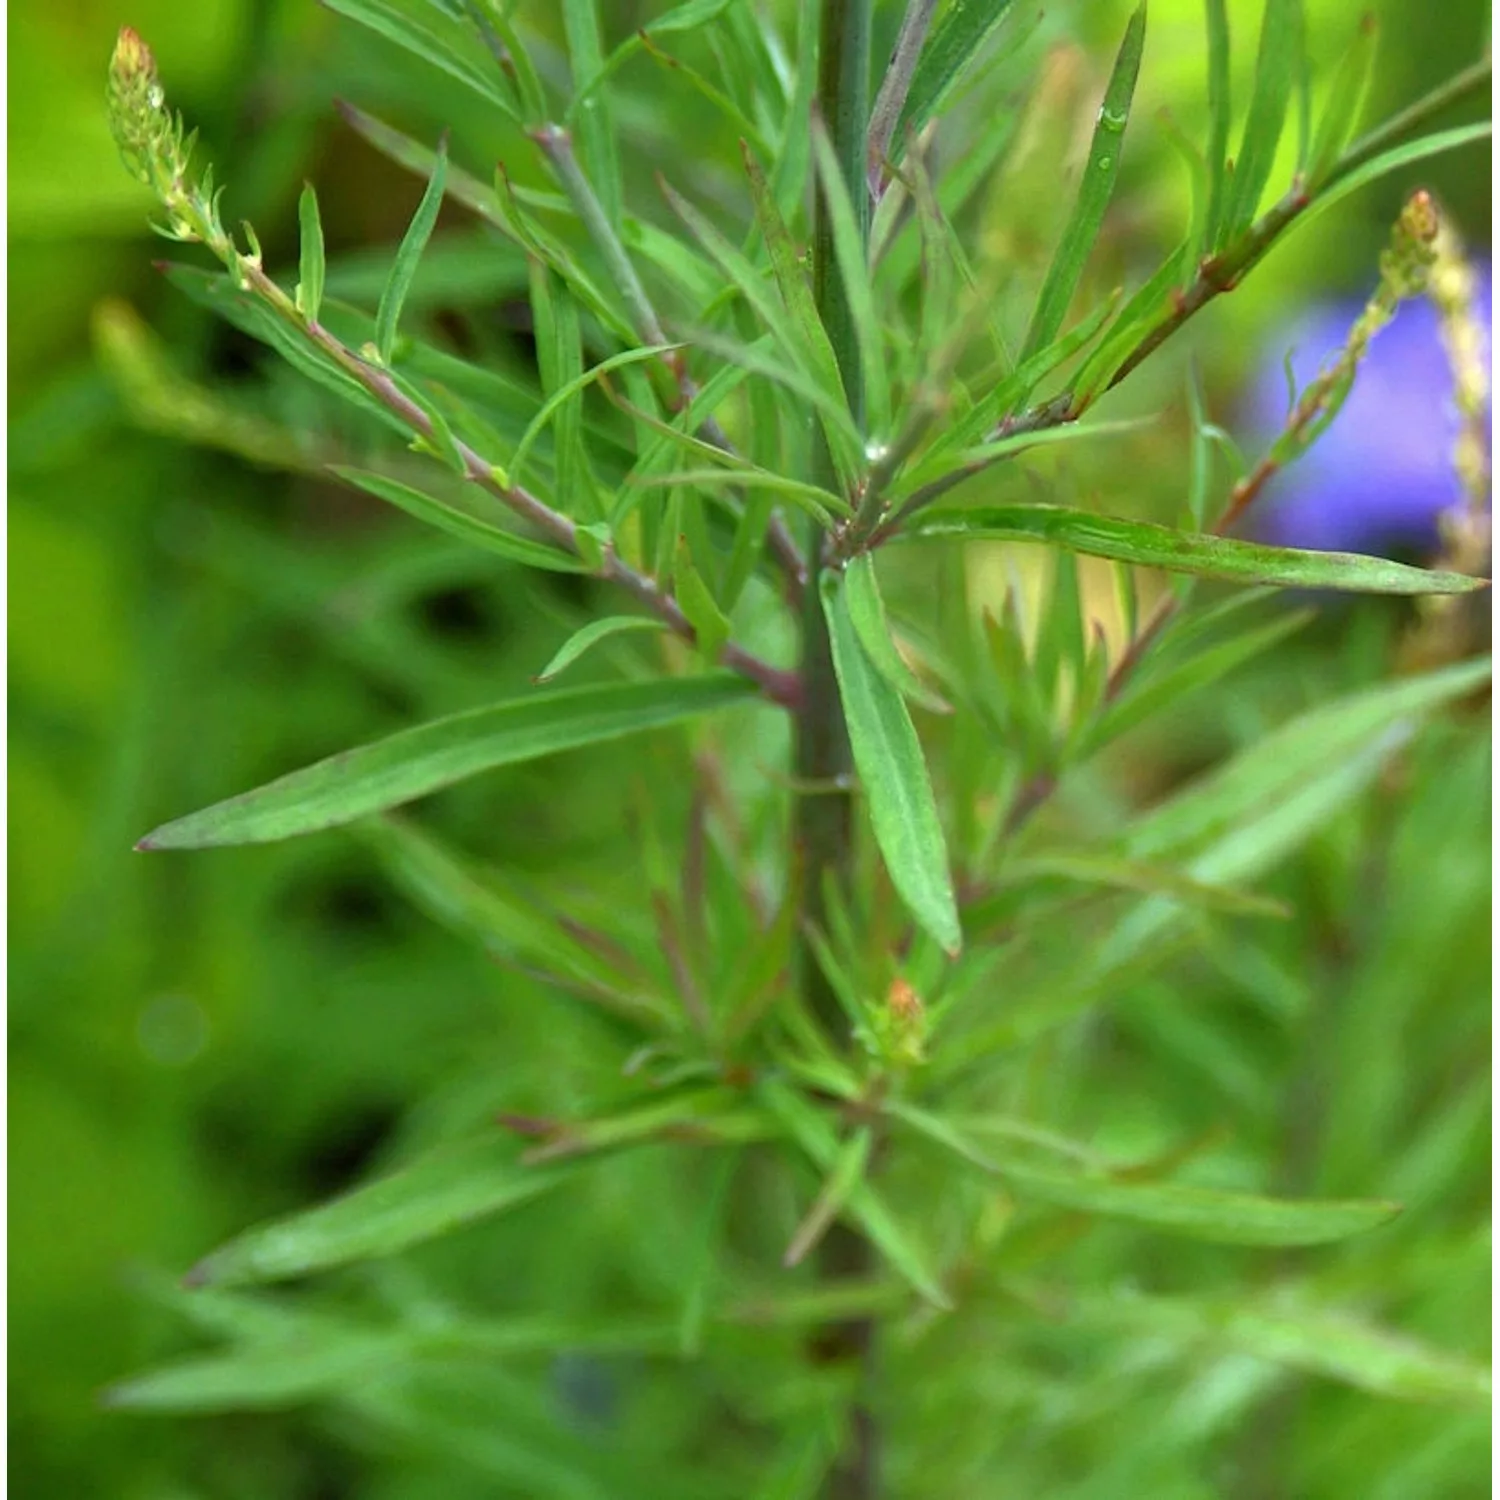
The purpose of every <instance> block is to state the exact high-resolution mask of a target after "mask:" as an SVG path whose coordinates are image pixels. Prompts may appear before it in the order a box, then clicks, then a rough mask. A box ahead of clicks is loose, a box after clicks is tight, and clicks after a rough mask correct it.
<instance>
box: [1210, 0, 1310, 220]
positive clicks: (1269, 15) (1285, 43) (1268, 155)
mask: <svg viewBox="0 0 1500 1500" xmlns="http://www.w3.org/2000/svg"><path fill="white" fill-rule="evenodd" d="M1301 51H1302V0H1266V8H1265V14H1264V16H1263V18H1262V20H1261V27H1260V51H1259V54H1258V55H1257V57H1256V60H1255V87H1254V91H1253V92H1252V94H1251V96H1250V113H1249V116H1248V117H1247V118H1246V120H1245V133H1244V135H1243V136H1242V137H1241V138H1240V153H1239V156H1238V158H1237V159H1236V160H1235V164H1234V178H1233V180H1232V182H1231V184H1230V189H1229V199H1228V203H1227V206H1226V209H1225V214H1224V223H1223V226H1222V228H1223V232H1222V234H1221V237H1220V246H1221V247H1222V245H1224V244H1227V243H1228V242H1229V241H1230V240H1233V239H1235V238H1237V237H1238V236H1239V235H1240V234H1242V233H1244V231H1245V230H1246V229H1248V228H1249V226H1250V223H1251V221H1252V220H1253V219H1254V218H1255V210H1256V209H1257V208H1258V207H1259V205H1260V199H1261V194H1262V193H1263V192H1264V191H1265V187H1266V183H1267V181H1268V180H1269V178H1270V176H1271V168H1272V166H1273V165H1274V164H1275V161H1276V147H1277V145H1278V143H1279V142H1280V140H1281V131H1282V127H1283V126H1284V125H1285V124H1286V115H1287V108H1288V106H1289V105H1290V103H1291V98H1292V86H1293V84H1294V83H1295V82H1296V78H1297V68H1298V59H1299V56H1300V54H1301Z"/></svg>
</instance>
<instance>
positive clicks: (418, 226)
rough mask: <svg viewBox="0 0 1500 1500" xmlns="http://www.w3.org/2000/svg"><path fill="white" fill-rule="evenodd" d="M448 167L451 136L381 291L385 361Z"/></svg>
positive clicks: (378, 325) (378, 337) (378, 342)
mask: <svg viewBox="0 0 1500 1500" xmlns="http://www.w3.org/2000/svg"><path fill="white" fill-rule="evenodd" d="M447 170H448V138H447V137H446V136H444V137H443V139H442V140H441V141H440V142H439V143H438V150H437V159H436V161H435V162H434V164H433V168H432V176H431V178H429V179H428V183H427V191H426V192H424V193H423V194H422V201H421V202H420V203H419V204H418V205H417V211H416V213H415V214H414V215H413V216H412V221H411V223H410V224H409V225H408V226H407V230H406V234H405V235H404V236H403V237H402V240H401V244H400V247H399V248H398V249H397V251H396V260H395V263H394V264H393V265H392V266H391V275H390V280H389V281H387V282H386V284H385V290H384V291H383V292H382V293H381V294H380V307H379V309H378V310H377V311H376V313H375V346H376V348H377V349H379V351H380V358H381V360H382V361H383V362H384V363H385V364H390V362H391V355H392V353H393V351H394V350H395V347H396V325H397V324H398V323H399V322H400V320H401V307H402V304H403V303H404V302H405V301H406V293H407V290H408V288H409V287H410V286H411V283H412V278H413V277H414V276H415V275H416V274H417V262H418V261H419V260H421V258H422V251H423V250H425V249H426V248H427V241H428V240H429V239H430V238H431V236H432V227H433V225H434V224H436V223H437V216H438V210H439V209H440V208H441V207H442V206H443V181H444V178H445V176H446V174H447Z"/></svg>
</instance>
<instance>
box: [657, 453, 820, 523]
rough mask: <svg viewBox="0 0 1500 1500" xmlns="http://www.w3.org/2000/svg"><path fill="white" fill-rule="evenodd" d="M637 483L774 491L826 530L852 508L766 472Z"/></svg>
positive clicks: (706, 473)
mask: <svg viewBox="0 0 1500 1500" xmlns="http://www.w3.org/2000/svg"><path fill="white" fill-rule="evenodd" d="M634 483H635V484H636V485H637V486H639V487H641V488H646V489H661V488H663V487H676V486H678V485H696V486H699V487H701V488H704V489H710V488H714V487H716V486H720V485H733V486H736V487H738V488H740V489H757V490H759V489H764V490H772V491H774V492H775V493H776V494H778V495H780V496H782V497H783V498H785V499H787V500H790V501H791V502H792V503H793V504H794V505H796V506H798V507H799V508H800V509H802V510H805V511H806V512H807V513H808V515H810V516H812V517H813V518H814V519H815V520H817V521H819V522H820V523H821V524H822V525H824V526H831V525H832V524H833V516H834V514H838V515H847V514H848V513H849V507H848V505H847V504H845V502H844V500H843V499H842V497H840V496H838V495H835V494H834V493H833V492H832V491H831V490H825V489H820V488H819V487H818V486H817V485H815V484H804V483H803V482H802V480H800V479H789V478H787V477H786V476H785V475H782V474H772V473H770V472H769V471H767V470H765V469H752V468H749V467H742V466H736V467H734V468H724V469H684V470H681V471H674V472H672V473H669V474H646V475H643V476H641V477H640V478H638V479H636V480H635V481H634Z"/></svg>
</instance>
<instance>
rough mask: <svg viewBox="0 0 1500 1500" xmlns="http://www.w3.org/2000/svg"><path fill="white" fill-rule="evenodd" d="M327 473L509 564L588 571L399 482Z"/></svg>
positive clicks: (336, 468) (350, 472) (333, 469)
mask: <svg viewBox="0 0 1500 1500" xmlns="http://www.w3.org/2000/svg"><path fill="white" fill-rule="evenodd" d="M329 472H330V473H333V474H337V475H338V477H339V478H340V479H342V480H344V481H345V482H346V483H348V484H352V485H354V486H356V487H357V488H359V489H362V490H364V491H365V492H366V493H367V494H371V495H374V496H376V497H377V498H379V499H381V500H384V501H385V502H386V503H387V504H388V505H394V506H395V507H396V508H397V509H398V510H404V511H405V512H406V513H407V515H409V516H415V517H416V518H417V520H419V521H425V522H427V524H428V525H429V526H436V527H437V528H438V530H439V531H446V532H447V533H448V534H449V535H450V536H456V537H457V538H458V539H459V540H460V541H464V542H469V543H471V544H472V545H473V546H475V547H483V548H484V549H485V550H486V551H487V552H495V553H498V554H499V555H500V556H501V557H505V558H509V559H510V560H511V561H512V562H518V563H524V564H525V565H526V566H527V567H531V568H545V569H547V570H548V571H549V572H553V573H582V572H586V571H587V569H586V568H585V566H584V564H583V563H582V562H581V561H580V560H579V559H578V558H576V557H571V556H569V555H568V554H567V553H566V552H559V551H558V550H557V549H556V548H555V547H549V546H547V545H546V544H545V543H542V542H536V541H532V539H531V538H530V537H525V536H519V535H517V534H516V533H515V532H513V531H507V530H505V529H504V528H503V527H501V526H496V525H493V524H492V523H491V522H489V521H485V520H482V519H481V518H480V517H478V516H475V515H472V514H471V513H470V512H468V511H466V510H461V509H460V508H459V507H458V506H457V505H454V504H452V503H450V502H448V501H445V500H440V499H438V498H437V497H436V496H435V495H429V494H426V493H425V492H423V491H422V490H417V489H413V488H412V486H411V485H409V484H402V483H401V481H400V480H397V479H388V478H386V476H385V475H383V474H373V473H371V472H370V471H369V470H368V469H352V468H349V467H347V466H346V465H343V464H333V465H330V466H329Z"/></svg>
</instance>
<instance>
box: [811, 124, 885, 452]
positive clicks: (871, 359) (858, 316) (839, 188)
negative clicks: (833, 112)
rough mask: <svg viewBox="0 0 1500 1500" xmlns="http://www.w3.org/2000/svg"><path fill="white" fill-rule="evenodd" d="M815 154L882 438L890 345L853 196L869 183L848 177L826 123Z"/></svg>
mask: <svg viewBox="0 0 1500 1500" xmlns="http://www.w3.org/2000/svg"><path fill="white" fill-rule="evenodd" d="M813 157H814V160H815V162H816V163H817V168H818V182H819V185H820V187H821V189H822V192H823V200H824V203H825V204H826V205H827V209H828V219H829V222H830V224H831V225H832V228H833V251H834V255H835V257H836V258H837V260H838V265H839V275H840V277H841V279H842V283H843V288H844V294H845V296H846V297H847V298H848V302H849V315H850V317H851V319H852V320H853V323H854V337H855V339H856V341H857V342H858V345H859V361H860V366H861V369H862V371H863V374H864V392H865V410H866V423H865V426H866V431H867V432H869V433H871V434H873V435H874V436H875V437H877V438H885V437H889V436H890V430H891V389H890V382H889V379H888V377H887V374H886V364H885V346H884V342H883V335H882V331H881V326H880V319H879V318H878V317H877V316H876V313H875V293H874V287H873V285H872V283H871V280H870V267H869V261H868V258H867V256H866V253H865V238H864V235H863V234H862V233H861V231H860V226H859V221H858V219H857V218H856V216H855V209H854V204H853V202H852V200H851V198H850V196H849V195H850V193H851V191H855V190H857V191H859V192H861V193H863V192H864V191H865V186H864V183H863V181H861V182H857V183H854V184H850V183H846V182H845V181H844V175H843V173H842V172H840V171H839V162H838V157H837V155H836V154H835V152H834V149H833V142H832V141H831V140H830V139H829V138H828V132H827V130H826V129H825V128H824V126H823V125H822V123H821V122H820V121H815V122H814V125H813Z"/></svg>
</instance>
